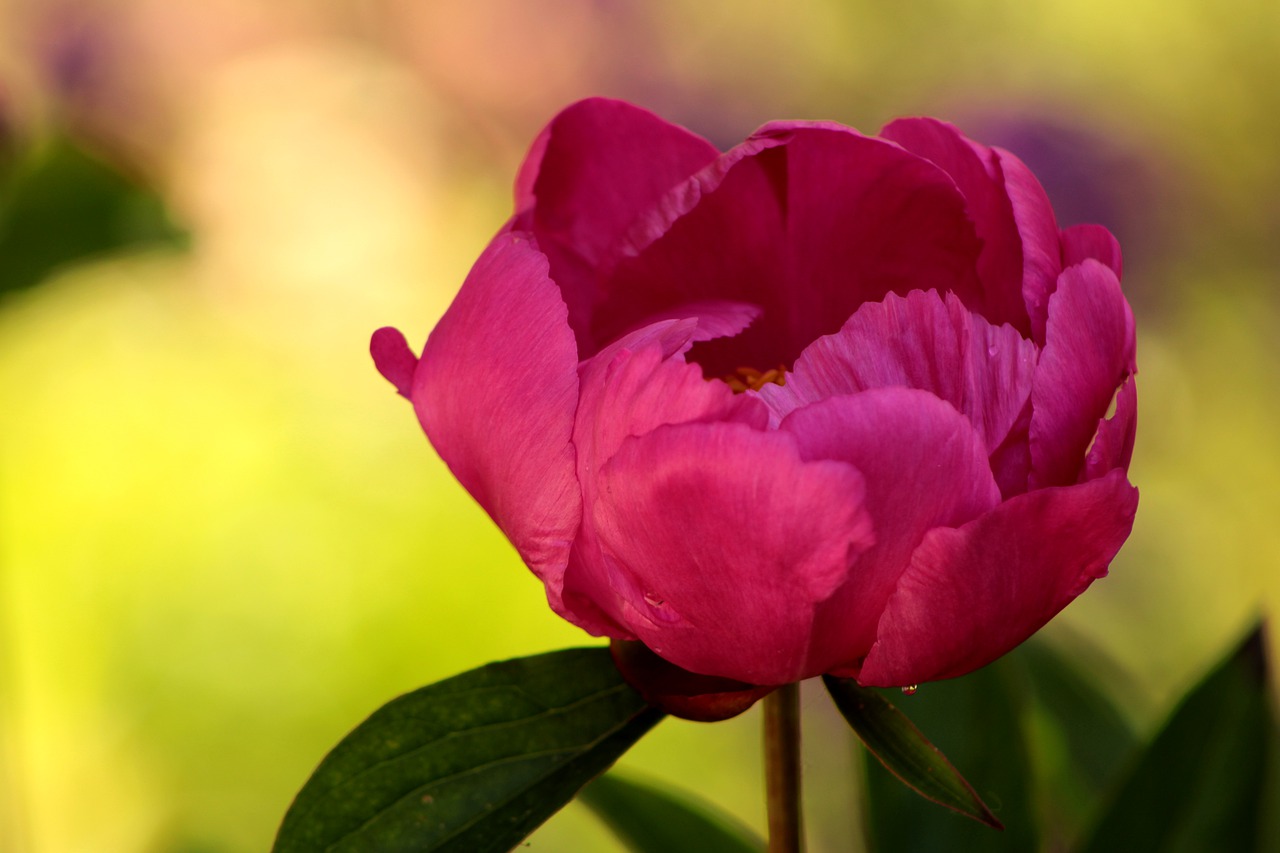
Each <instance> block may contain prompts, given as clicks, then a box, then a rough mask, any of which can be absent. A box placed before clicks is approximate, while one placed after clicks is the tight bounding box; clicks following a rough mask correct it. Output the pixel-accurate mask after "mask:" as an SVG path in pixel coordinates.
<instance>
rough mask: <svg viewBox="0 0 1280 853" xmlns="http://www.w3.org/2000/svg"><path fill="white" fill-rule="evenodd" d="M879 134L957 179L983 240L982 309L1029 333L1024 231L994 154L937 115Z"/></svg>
mask: <svg viewBox="0 0 1280 853" xmlns="http://www.w3.org/2000/svg"><path fill="white" fill-rule="evenodd" d="M880 135H881V136H882V137H884V138H885V139H889V140H892V141H894V142H896V143H898V144H899V145H901V146H902V147H903V148H905V149H907V150H908V151H910V152H911V153H913V154H917V155H919V156H921V157H924V158H925V159H926V160H929V161H931V162H932V163H934V164H935V165H936V166H938V167H939V168H940V169H942V170H943V171H945V172H946V173H947V174H948V175H950V176H951V179H952V180H953V181H955V183H956V186H957V187H958V188H959V190H960V193H961V194H962V195H963V196H964V199H965V206H966V209H967V211H968V214H969V217H970V218H971V219H972V220H973V223H974V227H975V229H976V230H977V233H978V238H979V239H980V240H981V241H982V253H981V254H980V255H979V256H978V276H979V277H980V278H981V279H982V285H983V290H984V293H985V306H986V307H985V309H984V310H983V312H982V313H983V315H984V316H985V317H986V318H987V319H988V320H990V321H991V322H992V323H994V324H996V325H999V324H1001V323H1009V324H1010V325H1012V326H1013V327H1014V328H1015V329H1017V330H1018V331H1019V332H1022V333H1023V334H1024V335H1029V334H1030V331H1031V327H1030V321H1029V319H1028V317H1027V307H1026V304H1025V303H1024V302H1023V297H1022V275H1023V264H1022V236H1021V235H1020V234H1019V233H1018V226H1017V223H1016V222H1014V218H1013V205H1012V204H1011V203H1010V201H1009V196H1008V194H1007V193H1006V192H1005V188H1004V182H1003V181H1002V180H1001V175H1000V169H999V166H998V164H997V162H996V156H995V154H994V153H993V152H992V151H991V149H990V148H987V147H986V146H985V145H979V144H978V143H976V142H974V141H972V140H970V139H966V138H965V136H964V135H963V134H962V133H961V132H960V131H959V130H958V129H957V128H956V127H954V126H953V125H950V124H948V123H946V122H943V121H938V120H937V119H932V118H908V119H899V120H897V121H894V122H891V123H890V124H888V125H886V126H885V128H884V129H883V130H881V131H880Z"/></svg>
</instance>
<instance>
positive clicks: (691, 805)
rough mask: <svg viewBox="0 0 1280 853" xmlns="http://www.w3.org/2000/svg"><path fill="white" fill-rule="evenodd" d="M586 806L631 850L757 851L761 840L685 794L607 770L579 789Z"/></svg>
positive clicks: (679, 852)
mask: <svg viewBox="0 0 1280 853" xmlns="http://www.w3.org/2000/svg"><path fill="white" fill-rule="evenodd" d="M578 799H580V800H581V801H582V802H583V803H585V804H586V805H587V806H589V807H590V808H591V810H592V811H594V812H595V813H596V814H597V815H598V816H599V817H600V818H601V820H603V821H604V822H605V823H607V824H608V825H609V828H610V829H612V830H613V831H614V833H615V834H616V835H617V836H618V837H619V838H620V839H622V841H623V842H624V843H625V844H626V845H627V848H628V849H629V850H631V851H633V853H762V851H763V850H764V842H763V841H761V840H760V839H759V838H757V837H755V835H754V834H753V833H752V832H751V831H750V830H748V829H746V828H745V827H743V826H740V825H738V824H737V822H736V821H734V820H733V819H732V818H730V817H727V816H725V815H722V814H720V813H718V812H716V811H714V810H713V808H712V807H711V806H710V805H708V804H706V803H702V802H698V801H697V800H695V799H693V798H692V797H690V796H689V795H687V794H684V793H678V792H675V791H672V790H670V789H663V788H658V787H655V786H653V785H649V784H645V783H642V782H637V781H635V780H631V779H624V778H620V777H618V776H617V775H616V774H612V773H610V774H607V775H605V776H601V777H600V778H599V779H596V780H595V781H594V782H592V783H591V784H590V785H588V786H587V787H585V788H583V789H582V792H581V793H579V794H578Z"/></svg>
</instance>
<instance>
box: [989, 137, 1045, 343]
mask: <svg viewBox="0 0 1280 853" xmlns="http://www.w3.org/2000/svg"><path fill="white" fill-rule="evenodd" d="M992 151H994V152H995V155H996V159H997V162H998V163H999V166H1000V173H1001V175H1002V176H1003V178H1004V188H1005V192H1006V193H1007V194H1008V196H1009V202H1010V204H1012V206H1013V221H1014V222H1015V223H1017V226H1018V233H1019V235H1021V237H1022V298H1023V301H1024V302H1025V303H1026V306H1027V316H1028V317H1029V318H1030V320H1031V336H1032V338H1033V339H1034V340H1035V341H1036V342H1037V343H1040V342H1043V341H1044V324H1045V317H1046V314H1047V312H1048V303H1049V297H1050V295H1052V293H1053V287H1054V284H1055V282H1056V281H1057V278H1058V273H1059V272H1061V271H1062V248H1061V245H1060V243H1059V237H1058V221H1057V219H1056V218H1055V217H1054V215H1053V206H1052V205H1050V204H1049V197H1048V196H1047V195H1045V192H1044V187H1042V186H1040V182H1039V181H1037V180H1036V176H1035V175H1033V174H1031V170H1030V169H1028V168H1027V167H1026V165H1025V164H1024V163H1023V162H1022V161H1021V160H1019V159H1018V158H1017V157H1015V156H1013V155H1012V154H1010V153H1009V152H1008V151H1005V150H1003V149H1000V148H993V149H992Z"/></svg>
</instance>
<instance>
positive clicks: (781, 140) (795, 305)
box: [593, 122, 982, 375]
mask: <svg viewBox="0 0 1280 853" xmlns="http://www.w3.org/2000/svg"><path fill="white" fill-rule="evenodd" d="M673 214H680V215H678V216H674V217H673ZM652 216H653V217H655V222H656V224H655V225H654V227H653V228H651V229H649V231H647V232H645V233H646V234H647V235H648V237H650V238H651V237H653V235H654V234H660V235H661V236H657V237H656V239H653V241H652V242H651V243H648V244H644V243H643V241H639V243H640V244H641V246H642V248H641V249H640V251H639V253H638V254H637V255H636V256H635V257H634V258H630V259H627V260H624V261H623V262H621V263H620V264H619V266H618V269H617V272H616V274H615V276H614V277H613V278H612V279H611V280H610V281H609V283H608V293H607V295H606V298H605V301H604V302H603V303H602V304H601V305H600V306H599V308H598V309H597V311H596V314H595V321H594V323H595V325H594V326H593V329H594V331H595V335H596V337H597V338H598V339H605V338H608V337H609V336H610V335H611V334H616V331H617V330H618V329H620V328H624V327H625V326H626V325H627V324H628V322H629V321H630V320H631V318H635V317H645V316H648V315H650V314H653V313H655V312H657V311H660V310H663V309H665V308H667V307H669V306H671V305H676V304H679V303H680V302H682V301H685V300H689V299H727V300H735V301H741V302H747V303H750V304H753V305H759V306H760V307H761V308H762V309H763V313H762V316H761V317H760V319H759V320H758V321H757V322H756V323H754V324H753V325H752V327H751V328H750V329H748V330H747V331H746V332H744V333H743V334H742V335H739V336H738V337H736V338H733V339H731V340H722V341H716V342H713V343H712V344H709V345H707V346H704V347H700V348H699V349H698V350H697V351H695V352H696V355H695V358H696V359H697V360H698V362H699V363H700V364H702V365H703V367H704V368H705V369H706V371H707V372H708V373H709V374H711V375H718V374H724V373H728V372H730V371H732V370H734V369H735V368H737V367H742V366H750V367H756V368H759V369H769V368H772V367H776V366H777V365H779V364H789V363H790V362H791V361H793V360H794V359H795V357H796V356H798V355H799V353H800V351H801V350H802V349H803V348H804V347H805V346H806V345H807V344H808V343H809V342H810V341H812V340H813V339H814V338H816V337H818V336H820V335H823V334H829V333H831V332H834V331H835V330H836V329H838V328H839V326H840V324H841V323H843V322H844V320H845V319H846V318H847V317H848V316H849V315H850V314H852V313H853V311H854V309H855V308H856V307H857V306H858V305H859V304H861V303H862V302H864V301H868V300H870V301H878V300H879V299H881V298H883V296H884V295H885V294H886V293H889V292H895V293H902V294H905V293H907V292H908V291H910V290H912V289H918V288H932V287H937V288H945V289H949V290H953V291H956V292H957V293H958V294H959V295H960V296H961V298H962V299H964V300H966V301H974V302H980V301H981V299H982V294H981V286H980V283H979V282H978V279H977V273H976V271H975V268H974V264H975V259H976V258H977V256H978V252H979V250H980V244H979V243H978V240H977V238H976V236H975V234H974V232H973V226H972V224H971V223H970V222H969V220H968V218H967V217H966V215H965V212H964V199H963V198H961V196H960V194H959V192H958V191H957V190H956V188H955V185H954V184H953V183H952V181H951V179H950V178H949V177H948V176H947V175H946V174H945V173H943V172H942V171H941V170H940V169H938V168H937V167H936V166H934V165H933V164H932V163H929V162H928V161H926V160H923V159H921V158H919V157H916V156H914V155H912V154H910V153H908V152H906V151H904V150H902V149H901V148H900V147H898V146H896V145H893V144H890V143H887V142H885V141H883V140H878V139H872V138H869V137H865V136H861V135H859V134H857V133H856V132H854V131H852V130H850V129H848V128H842V127H840V126H838V125H830V124H817V123H798V122H791V123H775V124H771V125H766V126H765V127H764V128H762V129H761V130H760V131H759V132H758V133H757V134H756V135H755V136H753V137H752V138H751V139H749V140H748V141H747V142H746V143H744V145H742V146H739V147H738V148H737V149H734V150H733V151H730V152H729V153H727V154H725V155H724V157H722V158H721V160H720V161H719V162H717V163H715V164H712V166H709V167H708V168H707V169H706V170H704V172H703V173H700V174H699V175H696V176H694V178H692V179H691V180H690V182H689V184H687V185H685V186H683V187H680V188H678V189H677V190H675V191H674V192H673V194H672V197H671V198H670V199H669V200H668V201H667V202H664V203H662V204H659V205H658V206H657V207H656V208H655V209H654V213H653V214H652Z"/></svg>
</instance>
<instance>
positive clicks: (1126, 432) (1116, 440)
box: [1082, 376, 1138, 480]
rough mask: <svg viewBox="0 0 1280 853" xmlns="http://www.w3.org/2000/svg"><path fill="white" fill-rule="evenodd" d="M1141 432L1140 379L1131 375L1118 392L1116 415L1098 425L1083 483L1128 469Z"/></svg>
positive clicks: (1086, 464)
mask: <svg viewBox="0 0 1280 853" xmlns="http://www.w3.org/2000/svg"><path fill="white" fill-rule="evenodd" d="M1137 431H1138V380H1137V379H1136V378H1135V377H1133V376H1130V377H1129V378H1128V379H1127V380H1126V381H1125V383H1124V384H1123V385H1121V386H1120V390H1119V391H1117V392H1116V411H1115V414H1114V415H1112V416H1111V417H1109V418H1106V419H1104V420H1102V421H1101V422H1099V423H1098V432H1097V435H1095V436H1094V439H1093V446H1092V447H1090V448H1089V454H1088V456H1086V457H1085V463H1084V474H1083V476H1082V479H1083V480H1096V479H1097V478H1098V477H1101V476H1102V475H1103V474H1106V473H1107V472H1108V471H1111V470H1112V469H1114V468H1121V469H1123V470H1125V471H1128V470H1129V461H1130V460H1131V459H1132V458H1133V441H1134V438H1135V437H1136V435H1137Z"/></svg>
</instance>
